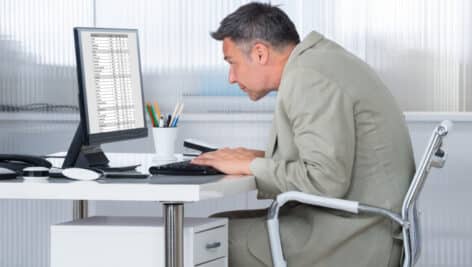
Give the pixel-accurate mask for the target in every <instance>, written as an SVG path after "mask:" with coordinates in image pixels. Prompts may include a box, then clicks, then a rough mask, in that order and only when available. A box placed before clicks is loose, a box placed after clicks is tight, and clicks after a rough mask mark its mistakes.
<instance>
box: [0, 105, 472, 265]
mask: <svg viewBox="0 0 472 267" xmlns="http://www.w3.org/2000/svg"><path fill="white" fill-rule="evenodd" d="M246 115H247V114H246ZM205 118H206V126H205V127H201V122H200V121H199V120H201V119H202V116H200V115H197V116H191V115H189V116H187V120H184V121H182V122H181V123H182V124H181V126H182V127H181V129H180V130H181V134H180V139H181V140H182V138H185V137H197V138H201V139H202V140H208V141H209V142H212V143H215V144H217V145H229V146H239V145H242V146H252V147H257V148H263V147H264V146H265V140H266V137H267V134H268V130H269V126H270V115H261V114H259V115H254V116H247V117H246V118H244V117H238V116H235V115H228V114H226V115H215V116H206V117H205ZM445 118H452V119H455V120H456V122H455V125H454V129H453V131H452V133H451V134H450V135H449V136H448V138H447V140H446V148H447V151H448V152H449V158H448V162H447V163H446V166H445V167H444V169H441V170H436V169H434V171H433V172H432V174H431V176H430V178H429V180H428V181H427V183H426V185H425V189H424V192H423V194H422V195H421V197H420V205H419V208H420V210H421V211H422V215H421V219H422V224H423V226H424V227H423V228H422V233H423V235H424V238H423V244H424V250H423V252H424V253H423V255H422V257H421V259H420V264H419V266H461V267H465V266H471V265H472V254H471V253H470V251H472V213H471V212H468V210H469V209H470V208H469V206H468V203H470V202H471V201H472V194H470V191H471V189H470V188H472V179H471V175H470V173H471V171H470V169H469V166H471V163H472V162H471V159H470V158H471V157H470V151H471V149H472V138H471V137H470V136H471V133H472V115H471V114H445V115H444V114H442V115H441V114H430V115H428V114H417V113H408V114H407V119H408V127H409V129H410V134H411V137H412V141H413V146H414V151H415V158H416V160H417V161H418V160H419V157H420V156H421V154H422V152H423V149H424V147H425V145H426V143H427V141H428V138H429V135H430V133H431V131H432V129H433V128H434V126H435V125H436V123H438V122H439V121H440V120H442V119H445ZM10 119H11V120H7V119H5V118H4V119H3V120H2V119H0V122H1V123H0V130H1V131H0V139H2V140H5V139H3V137H5V136H6V135H8V136H9V138H8V139H7V141H8V142H9V144H10V145H8V144H7V147H6V149H14V148H15V147H17V146H18V147H19V146H31V147H36V148H37V149H38V151H42V152H43V153H50V152H53V151H60V150H62V151H63V150H65V149H66V147H67V144H68V142H69V141H70V138H71V137H72V132H73V130H75V125H76V123H77V122H76V121H75V120H74V119H72V120H70V121H66V122H63V121H56V122H53V121H45V122H43V123H40V122H38V121H37V120H36V121H35V122H29V123H23V124H20V123H18V122H17V121H16V120H14V118H10ZM36 119H38V118H36ZM228 121H229V122H228ZM19 124H20V125H23V128H22V129H23V130H21V129H20V128H21V127H20V125H19ZM8 125H10V126H11V125H15V127H16V128H12V127H9V126H8ZM50 136H53V138H55V139H56V141H57V143H62V144H63V146H62V147H53V148H51V147H50V146H45V147H42V146H41V145H40V144H41V143H43V142H42V140H41V139H42V138H44V139H48V138H50ZM61 139H62V140H61ZM25 140H26V141H27V142H26V143H24V141H25ZM34 140H35V141H34ZM22 142H23V143H22ZM11 144H16V145H15V147H11ZM1 145H5V143H3V142H0V147H1ZM152 145H153V143H152V140H150V139H149V138H148V139H142V140H136V141H133V142H121V143H117V144H110V145H107V146H106V147H105V148H104V149H105V151H107V152H111V151H115V152H125V151H134V152H143V151H147V152H152V147H153V146H152ZM31 147H30V149H31ZM51 149H54V150H53V151H51ZM2 150H4V149H2ZM30 153H31V152H30ZM267 204H268V203H267V202H262V203H261V202H259V201H257V200H256V199H255V193H254V192H252V193H249V194H244V195H239V196H233V197H229V198H226V199H224V200H218V201H212V200H208V201H202V202H200V203H192V204H187V205H186V206H185V213H186V215H187V216H208V215H210V214H213V213H215V212H220V211H224V210H234V209H246V208H260V207H264V206H266V205H267ZM71 207H72V206H71V202H70V201H52V202H51V201H0V214H1V215H2V217H1V218H0V267H42V266H44V267H46V266H48V242H49V241H48V240H49V239H48V235H47V233H48V226H49V224H51V223H58V222H61V221H64V220H68V219H71V218H72V213H71ZM90 213H91V214H100V215H133V216H134V215H147V216H150V215H156V216H159V215H161V208H160V205H159V204H158V203H151V202H109V201H102V202H92V203H91V205H90ZM33 244H34V245H33Z"/></svg>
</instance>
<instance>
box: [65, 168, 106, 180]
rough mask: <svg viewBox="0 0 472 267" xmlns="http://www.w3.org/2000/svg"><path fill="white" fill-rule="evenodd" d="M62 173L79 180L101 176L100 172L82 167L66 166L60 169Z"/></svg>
mask: <svg viewBox="0 0 472 267" xmlns="http://www.w3.org/2000/svg"><path fill="white" fill-rule="evenodd" d="M62 174H63V175H64V176H65V177H67V178H69V179H74V180H79V181H93V180H97V179H98V178H100V177H101V176H102V174H101V173H98V172H96V171H92V170H89V169H83V168H67V169H64V170H63V171H62Z"/></svg>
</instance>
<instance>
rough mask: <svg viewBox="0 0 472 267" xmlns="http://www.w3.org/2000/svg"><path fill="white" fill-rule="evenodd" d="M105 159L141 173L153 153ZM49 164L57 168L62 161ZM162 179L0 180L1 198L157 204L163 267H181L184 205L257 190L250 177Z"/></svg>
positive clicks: (114, 156)
mask: <svg viewBox="0 0 472 267" xmlns="http://www.w3.org/2000/svg"><path fill="white" fill-rule="evenodd" d="M107 157H108V158H109V159H110V162H111V163H112V164H113V165H117V166H118V165H132V164H141V166H140V167H139V168H138V170H139V171H141V172H147V170H148V169H149V166H151V165H153V164H156V162H153V160H152V157H153V154H125V153H107ZM52 162H53V164H54V165H55V166H59V165H60V162H61V161H60V160H52ZM162 178H164V179H166V178H167V177H166V176H161V177H160V178H159V177H157V178H156V177H152V178H148V179H104V180H97V181H87V182H84V181H73V180H69V179H49V180H46V181H25V180H23V179H15V180H4V181H0V199H56V200H125V201H159V202H161V203H162V204H163V206H164V217H165V224H164V228H165V233H166V237H165V246H166V266H167V267H183V234H182V233H183V219H184V218H183V215H184V209H183V207H184V206H183V204H184V203H185V202H195V201H200V200H204V199H210V198H219V197H224V196H228V195H233V194H240V193H244V192H249V191H252V190H255V189H256V185H255V179H254V177H252V176H244V177H241V176H230V175H227V176H222V179H220V180H218V181H216V182H211V183H206V184H190V183H189V184H161V183H160V181H159V179H162ZM190 179H192V177H189V180H190Z"/></svg>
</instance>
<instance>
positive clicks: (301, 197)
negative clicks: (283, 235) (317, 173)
mask: <svg viewBox="0 0 472 267" xmlns="http://www.w3.org/2000/svg"><path fill="white" fill-rule="evenodd" d="M290 201H297V202H300V203H303V204H307V205H312V206H318V207H324V208H330V209H335V210H342V211H347V212H350V213H356V214H357V213H358V212H359V203H358V202H356V201H350V200H345V199H337V198H330V197H320V196H315V195H310V194H306V193H302V192H296V191H290V192H285V193H282V194H279V195H278V196H277V198H276V199H275V200H274V202H272V205H271V206H270V209H269V213H268V216H267V230H268V232H269V242H270V249H271V252H272V262H273V265H274V267H286V266H287V262H286V261H285V259H284V257H283V252H282V243H281V241H280V232H279V219H278V215H279V210H280V207H282V206H283V205H285V203H287V202H290Z"/></svg>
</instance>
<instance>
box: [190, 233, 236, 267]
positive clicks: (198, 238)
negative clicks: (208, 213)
mask: <svg viewBox="0 0 472 267" xmlns="http://www.w3.org/2000/svg"><path fill="white" fill-rule="evenodd" d="M193 255H194V262H195V264H200V263H203V262H206V261H211V260H214V259H216V258H221V257H226V256H227V255H228V229H227V226H226V225H224V226H221V227H217V228H213V229H209V230H207V231H203V232H198V233H195V242H194V253H193ZM205 266H206V265H205Z"/></svg>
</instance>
